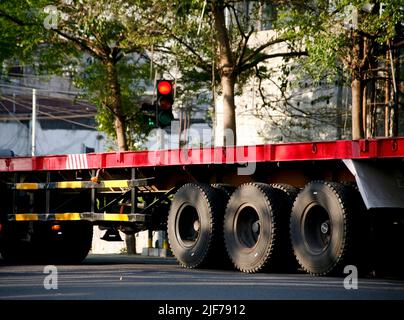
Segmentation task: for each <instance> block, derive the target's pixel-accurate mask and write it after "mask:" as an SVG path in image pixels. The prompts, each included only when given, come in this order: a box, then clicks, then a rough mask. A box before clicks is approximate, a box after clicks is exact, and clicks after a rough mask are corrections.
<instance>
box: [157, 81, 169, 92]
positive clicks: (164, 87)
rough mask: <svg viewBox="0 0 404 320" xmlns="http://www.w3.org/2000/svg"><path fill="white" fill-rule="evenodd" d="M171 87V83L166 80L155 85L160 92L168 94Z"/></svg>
mask: <svg viewBox="0 0 404 320" xmlns="http://www.w3.org/2000/svg"><path fill="white" fill-rule="evenodd" d="M172 88H173V87H172V85H171V83H170V82H168V81H160V82H159V83H158V85H157V90H158V92H159V93H160V94H170V93H171V90H172Z"/></svg>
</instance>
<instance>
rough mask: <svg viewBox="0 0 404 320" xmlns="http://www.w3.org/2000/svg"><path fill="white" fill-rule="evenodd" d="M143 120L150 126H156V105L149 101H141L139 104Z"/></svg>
mask: <svg viewBox="0 0 404 320" xmlns="http://www.w3.org/2000/svg"><path fill="white" fill-rule="evenodd" d="M141 110H142V114H143V117H144V122H145V123H147V125H148V126H150V127H153V128H155V127H157V117H156V105H155V104H150V103H147V102H145V103H142V106H141Z"/></svg>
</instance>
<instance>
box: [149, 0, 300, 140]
mask: <svg viewBox="0 0 404 320" xmlns="http://www.w3.org/2000/svg"><path fill="white" fill-rule="evenodd" d="M147 3H148V5H150V6H152V7H153V6H154V7H156V6H158V5H159V2H158V1H150V2H147ZM240 3H241V2H240V1H231V0H212V1H206V2H205V1H203V0H187V1H179V2H176V3H174V4H173V5H172V6H169V7H168V8H167V7H165V9H164V10H165V12H166V15H165V16H163V15H161V17H162V18H161V19H156V20H155V21H154V22H153V24H154V26H155V29H158V30H161V32H162V33H164V35H165V36H166V37H167V38H168V39H170V41H168V42H164V43H160V44H157V45H156V46H155V47H154V49H155V50H157V51H160V52H163V53H169V54H171V56H172V57H174V58H175V60H176V61H177V63H178V66H179V69H180V70H181V73H182V78H183V79H187V80H188V79H191V80H193V82H194V81H201V82H204V83H207V82H209V81H212V83H213V85H214V86H216V85H217V86H218V87H220V90H221V93H222V96H223V113H224V123H223V128H224V130H231V132H233V134H234V141H226V139H224V144H225V145H228V144H232V143H234V144H236V113H235V109H236V106H235V102H234V96H235V95H236V94H237V89H239V90H240V89H241V88H242V85H243V84H244V83H245V81H246V80H247V79H248V78H249V77H251V76H252V75H254V74H255V71H256V68H257V66H258V65H259V64H260V63H261V62H263V61H266V60H269V59H273V58H278V57H285V58H287V57H289V58H290V57H298V56H302V55H305V54H306V52H305V51H301V50H294V49H293V48H292V47H290V46H288V48H289V50H287V51H283V52H279V51H278V52H273V53H271V49H272V48H273V47H275V46H276V45H279V44H280V43H285V44H287V43H288V41H289V38H288V34H284V35H283V36H280V35H279V33H276V32H274V33H273V34H272V35H271V36H269V37H268V38H267V39H266V40H265V41H263V42H262V43H256V41H255V39H254V35H255V32H256V31H257V30H258V28H257V21H259V20H260V19H259V16H260V14H261V13H262V10H263V8H264V7H265V6H267V4H266V1H251V7H250V9H249V12H245V10H244V9H243V8H242V7H240V5H241V4H240ZM272 18H273V17H272ZM254 42H255V43H254ZM182 82H183V83H186V82H187V81H182ZM236 84H239V86H238V88H237V87H236Z"/></svg>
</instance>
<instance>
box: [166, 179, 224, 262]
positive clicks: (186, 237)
mask: <svg viewBox="0 0 404 320" xmlns="http://www.w3.org/2000/svg"><path fill="white" fill-rule="evenodd" d="M220 204H221V199H220V196H219V194H218V193H217V192H216V191H215V190H214V189H213V188H212V187H210V186H209V185H206V184H199V183H188V184H185V185H183V186H182V187H181V188H179V189H178V191H177V192H176V194H175V195H174V199H173V200H172V202H171V208H170V212H169V214H168V220H167V236H168V241H169V244H170V247H171V250H172V252H173V255H174V256H175V258H176V259H177V261H178V263H179V264H180V265H181V266H183V267H185V268H200V267H206V266H210V265H212V263H213V262H214V258H215V256H216V254H215V250H214V249H213V248H214V246H215V244H216V243H217V242H218V241H222V239H218V238H219V235H220V232H217V230H218V228H221V226H220V224H219V222H220V221H221V220H220V214H219V213H220V211H223V208H221V205H220Z"/></svg>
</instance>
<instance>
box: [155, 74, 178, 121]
mask: <svg viewBox="0 0 404 320" xmlns="http://www.w3.org/2000/svg"><path fill="white" fill-rule="evenodd" d="M173 103H174V87H173V81H171V80H158V81H157V100H156V104H157V126H158V127H160V128H164V127H166V126H168V125H169V124H170V123H171V121H172V120H173V119H174V115H173Z"/></svg>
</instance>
